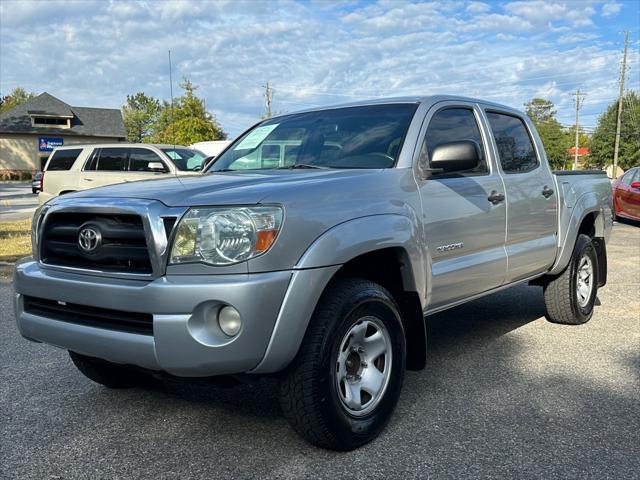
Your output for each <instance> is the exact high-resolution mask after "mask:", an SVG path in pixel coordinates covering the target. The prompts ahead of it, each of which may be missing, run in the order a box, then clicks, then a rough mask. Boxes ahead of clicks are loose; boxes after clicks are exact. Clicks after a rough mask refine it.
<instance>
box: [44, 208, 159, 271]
mask: <svg viewBox="0 0 640 480" xmlns="http://www.w3.org/2000/svg"><path fill="white" fill-rule="evenodd" d="M86 228H90V229H91V230H93V231H94V232H95V233H97V236H98V237H100V238H99V241H98V245H97V247H96V248H94V249H92V250H90V251H87V250H83V249H82V248H81V246H80V242H79V236H80V233H81V232H82V231H83V230H85V229H86ZM94 238H95V235H94ZM40 259H41V261H42V262H43V263H45V264H48V265H59V266H63V267H74V268H82V269H88V270H99V271H105V272H123V273H136V274H150V273H152V267H151V260H150V258H149V251H148V248H147V242H146V237H145V232H144V226H143V224H142V218H141V217H140V216H138V215H124V214H123V215H111V214H97V213H75V212H57V213H51V214H50V215H49V216H48V217H47V219H46V222H45V224H44V227H43V230H42V236H41V247H40Z"/></svg>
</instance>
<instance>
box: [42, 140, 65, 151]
mask: <svg viewBox="0 0 640 480" xmlns="http://www.w3.org/2000/svg"><path fill="white" fill-rule="evenodd" d="M63 144H64V138H62V137H40V138H38V151H40V152H52V151H53V149H54V148H56V147H61V146H62V145H63Z"/></svg>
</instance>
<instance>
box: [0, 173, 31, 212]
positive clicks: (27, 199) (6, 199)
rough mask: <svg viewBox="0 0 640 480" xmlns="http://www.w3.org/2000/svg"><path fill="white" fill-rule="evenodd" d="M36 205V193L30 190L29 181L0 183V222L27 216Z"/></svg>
mask: <svg viewBox="0 0 640 480" xmlns="http://www.w3.org/2000/svg"><path fill="white" fill-rule="evenodd" d="M37 206H38V195H34V194H33V193H32V192H31V182H29V183H17V182H16V183H0V222H8V221H12V220H22V219H25V218H29V217H31V216H32V215H33V212H34V211H35V209H36V207H37Z"/></svg>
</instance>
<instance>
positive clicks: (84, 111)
mask: <svg viewBox="0 0 640 480" xmlns="http://www.w3.org/2000/svg"><path fill="white" fill-rule="evenodd" d="M32 116H51V117H61V118H70V119H71V128H59V127H56V126H55V125H51V126H50V127H40V126H33V125H32V122H31V117H32ZM0 133H31V134H41V135H78V136H96V137H115V138H126V136H127V132H126V130H125V128H124V121H123V120H122V113H120V110H118V109H117V108H89V107H72V106H71V105H69V104H67V103H65V102H63V101H62V100H60V99H58V98H56V97H54V96H53V95H49V94H48V93H47V92H44V93H41V94H40V95H38V96H37V97H35V98H33V99H31V100H29V101H28V102H27V103H24V104H22V105H18V106H17V107H15V108H12V109H11V110H9V111H6V112H4V113H2V114H0Z"/></svg>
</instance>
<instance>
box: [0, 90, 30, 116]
mask: <svg viewBox="0 0 640 480" xmlns="http://www.w3.org/2000/svg"><path fill="white" fill-rule="evenodd" d="M35 96H36V94H35V93H33V92H27V91H26V90H25V89H24V88H22V87H16V88H14V89H13V90H12V92H11V93H10V94H9V95H5V96H4V97H2V98H0V113H2V112H6V111H8V110H11V109H12V108H15V107H17V106H18V105H22V104H23V103H27V102H28V101H29V100H31V99H32V98H34V97H35Z"/></svg>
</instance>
